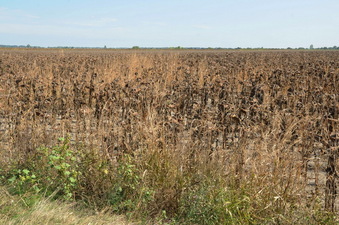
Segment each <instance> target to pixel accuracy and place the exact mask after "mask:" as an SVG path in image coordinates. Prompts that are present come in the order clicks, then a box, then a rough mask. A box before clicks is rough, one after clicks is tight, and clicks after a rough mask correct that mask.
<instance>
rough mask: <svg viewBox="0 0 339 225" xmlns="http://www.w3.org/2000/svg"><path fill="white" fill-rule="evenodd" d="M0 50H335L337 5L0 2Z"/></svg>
mask: <svg viewBox="0 0 339 225" xmlns="http://www.w3.org/2000/svg"><path fill="white" fill-rule="evenodd" d="M0 44H13V45H27V44H30V45H38V46H44V47H47V46H75V47H80V46H84V47H95V46H98V47H103V46H104V45H107V47H131V46H135V45H137V46H141V47H171V46H183V47H225V48H228V47H231V48H234V47H243V48H245V47H266V48H286V47H309V46H310V44H313V45H314V47H322V46H334V45H337V46H339V0H166V1H165V0H157V1H156V0H139V1H137V0H129V1H128V0H111V1H109V0H95V1H89V0H58V1H52V0H0Z"/></svg>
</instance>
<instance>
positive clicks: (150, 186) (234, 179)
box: [0, 138, 338, 224]
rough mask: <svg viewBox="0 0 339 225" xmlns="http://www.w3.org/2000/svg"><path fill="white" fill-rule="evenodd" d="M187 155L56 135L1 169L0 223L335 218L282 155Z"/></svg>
mask: <svg viewBox="0 0 339 225" xmlns="http://www.w3.org/2000/svg"><path fill="white" fill-rule="evenodd" d="M137 153H138V152H137ZM189 157H191V155H189V154H187V155H185V154H184V153H182V154H181V155H180V154H178V153H177V152H175V151H165V150H161V151H159V149H157V148H154V149H147V151H144V152H139V154H126V155H123V156H121V158H120V159H118V160H117V161H108V160H107V159H106V160H105V159H104V158H103V157H101V156H100V155H98V154H97V153H96V152H95V151H90V150H89V149H87V148H85V147H84V146H80V147H79V146H77V145H76V144H71V143H70V141H69V139H68V138H66V139H64V138H62V139H60V143H59V144H58V145H56V146H53V147H43V148H40V149H37V150H36V152H35V153H34V154H33V155H32V156H31V158H27V160H26V161H25V162H24V163H17V164H14V163H13V164H10V165H7V166H4V167H3V169H1V171H2V172H1V174H0V178H1V181H2V182H3V183H6V185H5V186H2V187H1V192H0V199H1V200H0V224H129V222H128V221H127V220H126V219H125V218H126V217H127V216H128V217H129V218H133V219H135V220H137V221H142V222H139V223H144V224H307V223H310V224H336V223H337V222H338V220H337V218H336V215H334V214H331V213H328V212H326V211H325V210H323V209H322V207H321V205H322V203H321V201H320V200H319V199H318V197H317V196H314V197H313V198H312V199H307V200H306V199H305V197H306V196H304V195H303V192H302V190H303V189H302V188H303V187H302V186H300V184H299V182H298V179H297V177H299V172H298V170H297V169H296V168H294V167H289V166H288V162H289V160H288V157H287V155H286V156H285V157H284V158H285V159H286V161H282V160H281V161H280V163H279V164H276V165H275V169H276V172H274V171H272V172H268V171H266V170H264V169H263V168H261V169H260V170H259V169H257V171H256V172H255V173H254V172H250V171H248V172H247V174H244V173H239V171H236V170H232V167H230V166H229V165H228V166H227V168H226V169H227V170H226V169H225V168H224V167H223V165H225V163H224V162H222V161H214V162H212V161H209V160H208V155H206V158H203V157H204V154H203V153H199V157H200V158H198V160H194V159H193V160H192V159H191V161H190V160H189ZM180 160H182V161H180ZM258 166H259V164H258ZM258 166H257V167H256V168H258ZM225 171H226V173H225ZM281 174H283V176H282V175H281ZM46 196H47V197H46ZM79 206H81V208H80V207H79ZM98 212H99V213H98ZM116 215H126V217H122V216H116Z"/></svg>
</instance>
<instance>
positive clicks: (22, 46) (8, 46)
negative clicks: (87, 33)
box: [0, 44, 339, 50]
mask: <svg viewBox="0 0 339 225" xmlns="http://www.w3.org/2000/svg"><path fill="white" fill-rule="evenodd" d="M0 48H45V47H40V46H31V45H30V44H28V45H0ZM46 48H53V49H55V48H57V49H58V48H62V49H220V50H261V49H264V50H284V49H288V50H292V49H298V50H304V49H311V50H313V49H315V50H316V49H322V50H337V49H339V46H333V47H319V48H314V46H313V45H310V47H309V48H305V47H298V48H291V47H287V48H264V47H258V48H251V47H247V48H241V47H236V48H222V47H215V48H212V47H181V46H176V47H139V46H133V47H131V48H129V47H120V48H108V47H107V46H106V45H104V46H103V47H72V46H56V47H46Z"/></svg>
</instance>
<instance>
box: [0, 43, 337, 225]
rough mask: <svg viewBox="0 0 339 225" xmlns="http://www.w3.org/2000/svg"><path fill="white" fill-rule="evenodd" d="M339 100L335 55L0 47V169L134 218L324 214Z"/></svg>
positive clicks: (331, 187) (285, 218)
mask: <svg viewBox="0 0 339 225" xmlns="http://www.w3.org/2000/svg"><path fill="white" fill-rule="evenodd" d="M338 97H339V52H338V51H287V50H281V51H224V50H109V49H105V50H81V49H80V50H79V49H78V50H69V49H63V50H61V49H54V50H52V49H48V50H47V49H46V50H37V49H16V50H15V49H14V50H13V49H12V50H8V49H1V50H0V150H1V152H0V165H1V167H2V168H0V169H1V170H0V172H1V173H2V174H3V175H2V179H3V180H4V181H6V182H7V183H9V185H13V186H15V187H18V186H20V187H21V189H20V190H23V189H25V188H26V189H27V190H28V191H30V190H31V188H32V187H35V189H34V190H35V191H37V192H39V191H40V192H41V190H50V191H51V192H52V191H55V190H59V194H60V196H66V197H67V198H68V200H76V201H83V202H86V204H88V205H90V206H91V207H93V208H98V209H99V208H104V207H108V206H109V207H111V211H112V212H117V213H126V212H132V213H133V214H134V215H137V216H139V217H138V218H140V217H143V218H144V217H146V218H161V220H163V221H177V222H179V223H188V224H197V223H198V224H207V223H208V224H219V223H226V224H227V223H283V224H291V223H305V222H311V223H318V222H319V223H321V222H324V221H325V222H328V221H329V220H331V221H332V222H333V221H334V220H335V218H336V217H335V215H336V214H337V211H336V210H338V209H339V208H338V206H339V201H338V199H337V198H336V195H337V186H338V178H337V170H338V163H337V156H338V142H339V130H338V128H339V98H338ZM59 138H64V139H61V141H64V143H60V141H58V139H59ZM53 146H54V147H53ZM55 146H59V147H58V148H56V147H55ZM41 149H45V151H44V153H43V152H42V150H41ZM56 152H57V153H58V154H59V155H58V157H59V156H60V155H61V156H62V157H61V156H60V157H59V158H58V159H55V158H53V159H52V157H51V156H53V157H55V155H56ZM65 152H66V153H65ZM70 155H71V156H72V157H68V156H70ZM53 160H54V161H53ZM62 163H67V165H68V166H67V165H66V166H65V167H63V166H62V165H64V164H62ZM59 164H60V165H61V166H60V165H59ZM52 165H53V166H52ZM14 168H15V169H16V170H14ZM24 168H26V170H25V171H26V172H24V174H26V175H27V176H28V175H29V174H31V175H33V174H34V176H33V178H32V176H30V179H28V178H27V179H26V180H29V182H26V180H24V181H25V182H24V181H22V180H23V179H21V177H22V171H21V170H22V169H24ZM18 169H21V170H20V171H21V172H20V171H19V172H18ZM13 171H16V172H13ZM27 171H29V172H27ZM13 174H14V175H13ZM13 176H14V177H15V179H12V178H13ZM20 176H21V177H20ZM45 178H49V179H47V180H46V179H45ZM71 178H72V179H71ZM20 179H21V180H20ZM19 181H20V182H19ZM67 181H70V182H67ZM6 182H5V183H6ZM65 182H66V183H69V185H67V186H62V188H60V185H62V184H64V183H65ZM26 189H25V190H26ZM32 190H33V189H32ZM328 215H331V217H330V216H328ZM329 218H330V219H329Z"/></svg>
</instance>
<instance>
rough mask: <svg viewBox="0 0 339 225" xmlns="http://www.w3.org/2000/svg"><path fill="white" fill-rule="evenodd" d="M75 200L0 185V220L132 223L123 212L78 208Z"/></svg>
mask: <svg viewBox="0 0 339 225" xmlns="http://www.w3.org/2000/svg"><path fill="white" fill-rule="evenodd" d="M76 205H77V204H75V203H66V202H62V201H51V199H49V198H43V197H41V196H37V195H34V194H29V193H26V194H25V195H23V196H18V195H11V194H10V193H9V192H8V191H7V187H5V186H2V187H0V224H27V225H29V224H32V225H33V224H34V225H35V224H65V225H67V224H97V225H99V224H117V225H118V224H119V225H120V224H121V225H123V224H126V225H127V224H132V223H131V222H128V221H127V219H126V218H125V217H123V216H118V215H112V214H109V213H106V212H95V211H92V210H89V209H80V208H79V207H78V206H76Z"/></svg>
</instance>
